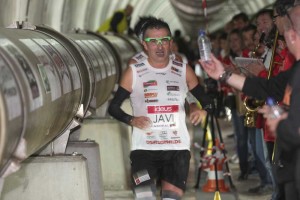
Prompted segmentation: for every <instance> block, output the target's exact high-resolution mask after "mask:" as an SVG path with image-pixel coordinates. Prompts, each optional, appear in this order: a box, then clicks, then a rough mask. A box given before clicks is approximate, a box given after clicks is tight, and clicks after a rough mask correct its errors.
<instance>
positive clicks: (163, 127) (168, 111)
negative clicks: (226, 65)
mask: <svg viewBox="0 0 300 200" xmlns="http://www.w3.org/2000/svg"><path fill="white" fill-rule="evenodd" d="M130 67H131V68H132V72H133V84H132V91H133V92H132V93H131V95H130V100H131V105H132V108H133V115H134V116H147V117H149V118H150V119H151V121H152V126H151V127H150V128H149V129H148V130H142V129H139V128H136V127H133V133H132V150H136V149H144V150H183V149H187V150H189V149H190V136H189V133H188V130H187V127H186V123H185V120H186V114H185V108H184V102H185V98H186V94H187V92H188V88H187V83H186V64H183V63H181V62H178V61H174V60H171V59H170V61H169V64H168V65H167V66H166V67H165V68H163V69H157V68H154V67H152V66H150V64H149V63H148V60H144V61H143V62H140V63H137V64H132V65H131V66H130Z"/></svg>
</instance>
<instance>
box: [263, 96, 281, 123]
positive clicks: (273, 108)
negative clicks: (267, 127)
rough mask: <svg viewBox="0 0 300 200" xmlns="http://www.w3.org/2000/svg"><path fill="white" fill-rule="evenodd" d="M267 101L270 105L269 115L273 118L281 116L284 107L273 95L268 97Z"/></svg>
mask: <svg viewBox="0 0 300 200" xmlns="http://www.w3.org/2000/svg"><path fill="white" fill-rule="evenodd" d="M266 103H267V105H268V106H270V110H269V112H270V113H269V116H270V117H271V118H273V119H275V118H279V117H280V115H281V114H282V113H283V109H282V108H281V107H280V106H279V105H278V104H277V103H276V102H275V100H274V99H273V98H272V97H268V98H267V102H266Z"/></svg>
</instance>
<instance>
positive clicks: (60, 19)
mask: <svg viewBox="0 0 300 200" xmlns="http://www.w3.org/2000/svg"><path fill="white" fill-rule="evenodd" d="M206 2H207V26H205V20H204V15H203V9H202V0H0V7H1V8H5V9H2V10H1V12H0V15H1V17H0V26H4V27H7V26H8V25H10V24H11V23H12V22H13V21H28V22H30V23H32V24H37V25H38V24H46V25H49V26H50V27H52V28H54V29H55V30H57V31H59V32H63V33H65V32H68V31H70V30H72V29H74V28H79V29H86V30H92V31H95V30H97V28H98V27H99V25H100V24H102V23H103V22H104V21H105V19H107V18H109V17H110V16H111V15H112V14H113V12H114V11H115V10H118V9H122V8H124V7H125V6H126V5H127V4H128V3H130V4H132V5H133V6H134V8H135V9H134V12H133V16H132V21H131V27H133V26H134V25H135V24H136V22H137V21H138V20H139V17H140V16H149V15H152V16H156V17H159V18H163V19H164V20H165V21H166V22H168V23H169V25H170V28H171V31H172V32H174V30H176V29H180V30H181V31H182V33H183V34H184V35H188V36H189V37H190V38H191V39H195V38H196V37H197V34H198V30H199V28H205V29H206V28H207V30H208V31H209V32H210V33H212V32H214V31H216V30H218V29H221V28H222V27H224V25H225V24H226V23H227V22H228V21H230V20H231V18H232V16H233V15H235V14H237V13H240V12H245V13H246V14H248V15H249V16H253V14H255V13H257V11H259V10H260V9H262V8H265V7H271V6H272V4H273V3H274V2H275V0H206Z"/></svg>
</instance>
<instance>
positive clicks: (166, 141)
mask: <svg viewBox="0 0 300 200" xmlns="http://www.w3.org/2000/svg"><path fill="white" fill-rule="evenodd" d="M146 143H147V144H180V143H181V140H162V141H159V140H153V141H146Z"/></svg>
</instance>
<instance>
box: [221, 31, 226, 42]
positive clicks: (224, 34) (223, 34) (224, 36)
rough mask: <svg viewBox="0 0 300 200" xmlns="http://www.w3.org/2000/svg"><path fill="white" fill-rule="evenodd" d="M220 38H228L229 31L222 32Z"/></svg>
mask: <svg viewBox="0 0 300 200" xmlns="http://www.w3.org/2000/svg"><path fill="white" fill-rule="evenodd" d="M219 39H220V40H227V33H226V32H222V33H221V34H220V37H219Z"/></svg>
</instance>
